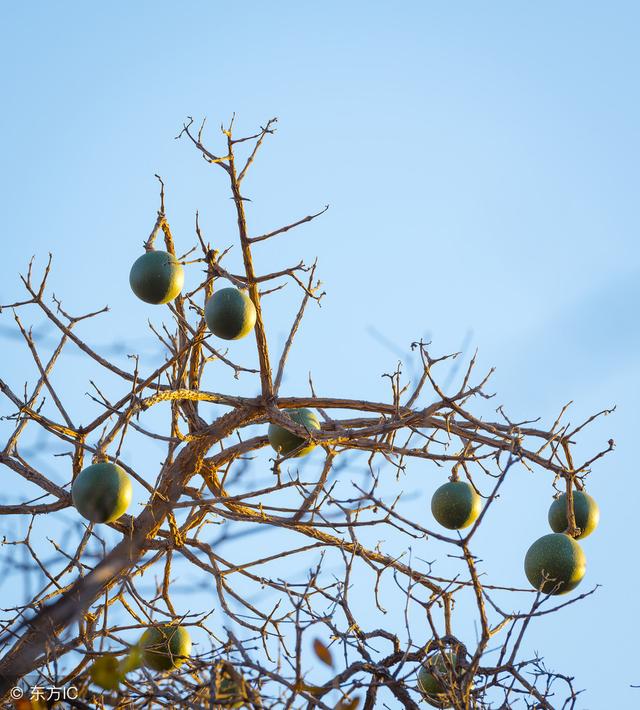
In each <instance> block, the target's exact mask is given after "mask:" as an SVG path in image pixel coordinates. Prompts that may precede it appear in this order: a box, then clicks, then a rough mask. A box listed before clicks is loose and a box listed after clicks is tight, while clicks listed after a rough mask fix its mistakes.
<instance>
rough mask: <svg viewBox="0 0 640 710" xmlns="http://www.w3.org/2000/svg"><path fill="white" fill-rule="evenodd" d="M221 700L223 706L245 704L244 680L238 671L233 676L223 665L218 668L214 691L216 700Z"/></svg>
mask: <svg viewBox="0 0 640 710" xmlns="http://www.w3.org/2000/svg"><path fill="white" fill-rule="evenodd" d="M218 700H219V701H221V703H222V704H223V705H224V707H229V708H241V707H242V706H243V705H245V704H246V702H247V700H248V697H247V690H246V681H245V680H244V678H243V677H242V675H241V674H240V673H238V676H237V677H234V675H232V673H231V672H229V671H228V670H227V669H226V668H225V667H223V668H221V670H220V679H219V683H218V687H217V691H216V701H218Z"/></svg>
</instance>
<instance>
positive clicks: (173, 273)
mask: <svg viewBox="0 0 640 710" xmlns="http://www.w3.org/2000/svg"><path fill="white" fill-rule="evenodd" d="M129 284H130V285H131V290H132V291H133V292H134V293H135V294H136V296H137V297H138V298H139V299H141V300H142V301H144V302H145V303H152V304H154V305H156V306H157V305H160V304H161V303H169V301H173V299H174V298H175V297H176V296H177V295H178V294H179V293H180V291H181V290H182V286H183V284H184V269H183V268H182V264H181V263H180V262H179V261H178V260H177V259H176V257H175V256H173V254H169V252H166V251H148V252H146V253H145V254H143V255H142V256H141V257H139V258H138V259H136V260H135V261H134V263H133V266H132V267H131V271H130V272H129Z"/></svg>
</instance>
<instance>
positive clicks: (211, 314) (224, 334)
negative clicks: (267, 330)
mask: <svg viewBox="0 0 640 710" xmlns="http://www.w3.org/2000/svg"><path fill="white" fill-rule="evenodd" d="M204 318H205V320H206V321H207V325H208V326H209V330H210V331H211V332H212V333H213V334H214V335H217V336H218V337H219V338H223V339H224V340H239V339H240V338H244V336H245V335H247V334H248V333H250V332H251V330H253V326H254V325H255V324H256V307H255V306H254V305H253V301H252V300H251V299H250V298H249V296H248V295H247V294H246V293H245V292H244V291H239V290H238V289H237V288H223V289H220V291H216V292H215V293H214V294H213V296H211V298H210V299H209V300H208V301H207V304H206V306H205V307H204Z"/></svg>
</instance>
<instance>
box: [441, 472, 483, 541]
mask: <svg viewBox="0 0 640 710" xmlns="http://www.w3.org/2000/svg"><path fill="white" fill-rule="evenodd" d="M481 510H482V500H481V498H480V496H479V495H478V494H477V493H476V491H475V490H474V488H473V486H471V485H469V484H468V483H466V482H465V481H449V483H445V484H444V485H443V486H440V488H438V490H437V491H436V492H435V493H434V494H433V498H431V512H432V513H433V517H434V518H435V519H436V520H437V521H438V522H439V523H440V525H443V526H444V527H445V528H449V530H462V529H463V528H466V527H469V525H471V524H472V523H473V522H474V521H475V520H476V518H477V517H478V515H480V511H481Z"/></svg>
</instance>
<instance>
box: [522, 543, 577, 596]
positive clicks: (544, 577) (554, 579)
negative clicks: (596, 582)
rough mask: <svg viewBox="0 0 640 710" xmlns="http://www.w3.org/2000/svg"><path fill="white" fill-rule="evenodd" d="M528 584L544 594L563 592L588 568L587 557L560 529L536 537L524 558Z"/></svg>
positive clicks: (573, 587) (570, 588)
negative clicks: (558, 531) (559, 531)
mask: <svg viewBox="0 0 640 710" xmlns="http://www.w3.org/2000/svg"><path fill="white" fill-rule="evenodd" d="M524 571H525V574H526V575H527V579H528V580H529V582H530V583H531V585H532V586H533V587H534V588H535V589H538V590H540V591H541V592H544V593H545V594H565V593H566V592H570V591H571V590H572V589H575V588H576V587H577V586H578V585H579V584H580V582H581V581H582V578H583V577H584V575H585V572H586V571H587V559H586V557H585V555H584V552H583V551H582V548H581V547H580V545H578V543H577V542H576V541H575V540H574V539H573V538H571V537H569V536H568V535H564V534H563V533H550V534H549V535H543V536H542V537H541V538H539V539H538V540H536V541H535V542H534V543H533V545H531V547H530V548H529V550H528V551H527V554H526V556H525V558H524Z"/></svg>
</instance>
